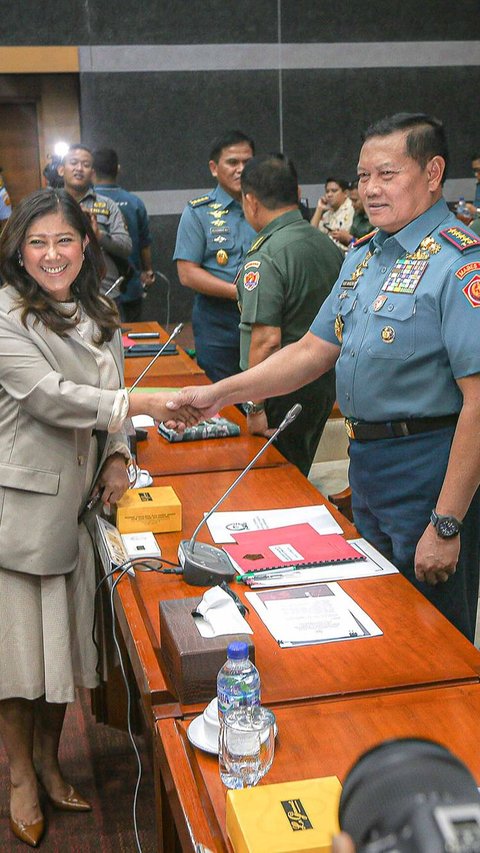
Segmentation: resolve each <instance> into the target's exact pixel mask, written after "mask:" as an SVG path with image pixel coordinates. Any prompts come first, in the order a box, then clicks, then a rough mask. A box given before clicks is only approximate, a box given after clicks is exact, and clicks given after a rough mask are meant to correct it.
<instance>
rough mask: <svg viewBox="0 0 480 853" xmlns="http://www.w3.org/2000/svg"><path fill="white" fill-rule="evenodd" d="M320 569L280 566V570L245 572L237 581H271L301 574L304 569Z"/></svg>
mask: <svg viewBox="0 0 480 853" xmlns="http://www.w3.org/2000/svg"><path fill="white" fill-rule="evenodd" d="M310 568H311V569H318V568H319V566H285V567H283V566H279V567H278V569H263V570H262V569H259V571H258V572H245V574H243V575H237V577H236V580H237V581H243V580H245V578H261V579H262V580H269V579H270V578H283V576H284V575H289V574H291V572H299V571H302V569H310Z"/></svg>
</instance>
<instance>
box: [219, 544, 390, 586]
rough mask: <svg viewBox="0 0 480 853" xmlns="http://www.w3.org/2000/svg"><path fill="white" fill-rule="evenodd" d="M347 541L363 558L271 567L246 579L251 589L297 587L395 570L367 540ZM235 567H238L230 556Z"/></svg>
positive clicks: (382, 574) (381, 575)
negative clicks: (324, 563) (305, 565)
mask: <svg viewBox="0 0 480 853" xmlns="http://www.w3.org/2000/svg"><path fill="white" fill-rule="evenodd" d="M348 542H349V543H350V545H352V547H353V548H355V550H356V551H358V552H359V554H361V555H362V556H363V557H365V558H366V559H365V560H361V561H359V562H358V563H357V562H354V563H330V564H329V565H324V566H307V567H306V568H304V569H297V568H295V569H289V568H285V569H281V568H280V569H272V570H270V571H268V572H264V573H262V572H259V573H258V575H253V577H250V578H249V579H248V580H247V583H248V586H249V587H251V589H267V588H271V587H276V586H298V585H299V584H304V583H318V582H321V583H328V582H330V581H342V580H354V579H355V578H370V577H378V576H380V577H383V576H384V575H393V574H397V573H398V569H396V568H395V566H394V565H393V563H391V562H390V560H387V558H386V557H384V556H383V555H382V554H380V552H379V551H377V549H376V548H374V547H373V545H370V543H369V542H367V540H366V539H349V540H348ZM230 561H231V563H233V565H234V568H235V569H238V571H239V572H240V567H239V566H237V565H236V564H235V561H234V560H232V558H231V557H230Z"/></svg>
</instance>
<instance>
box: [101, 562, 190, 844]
mask: <svg viewBox="0 0 480 853" xmlns="http://www.w3.org/2000/svg"><path fill="white" fill-rule="evenodd" d="M100 562H101V561H100ZM151 562H158V563H159V564H160V566H161V565H162V563H168V564H169V565H170V566H173V568H171V569H162V568H160V567H158V568H157V567H155V566H152V565H151ZM135 566H139V567H140V566H144V567H145V568H146V569H147V570H148V571H153V572H157V573H160V574H162V573H163V574H182V573H183V569H182V567H181V566H179V565H178V563H173V562H172V561H171V560H167V559H165V558H164V557H149V558H148V562H147V559H146V558H144V557H131V558H130V559H128V560H125V561H124V562H123V563H120V565H119V566H115V567H114V568H113V569H110V571H108V572H106V573H105V574H104V576H103V577H102V578H100V580H99V582H98V583H97V585H96V587H95V593H94V601H95V599H96V597H97V593H98V592H99V590H100V587H101V586H102V584H103V583H104V582H105V581H106V580H109V579H110V578H111V577H112V575H114V574H116V573H117V572H120V574H119V576H118V577H117V578H115V580H114V581H113V583H112V588H111V590H110V611H111V616H112V636H113V642H114V645H115V648H116V650H117V655H118V660H119V664H120V671H121V673H122V678H123V682H124V684H125V689H126V691H127V730H128V735H129V738H130V741H131V744H132V747H133V751H134V753H135V757H136V759H137V768H138V770H137V781H136V783H135V790H134V795H133V810H132V816H133V829H134V832H135V842H136V845H137V850H138V851H139V853H142V846H141V844H140V837H139V834H138V823H137V802H138V792H139V790H140V784H141V781H142V772H143V770H142V761H141V758H140V752H139V750H138V747H137V744H136V742H135V738H134V736H133V731H132V722H131V709H132V695H131V692H130V685H129V683H128V678H127V673H126V671H125V664H124V662H123V658H122V653H121V650H120V646H119V643H118V639H117V631H116V626H115V606H114V601H113V597H114V593H115V590H116V588H117V586H118V584H119V583H120V581H121V580H122V579H123V578H124V577H125V575H126V574H127V573H128V571H129V569H131V568H134V567H135ZM96 623H97V609H96V606H95V605H94V608H93V625H92V640H93V644H94V646H95V648H96V650H97V666H96V672H97V675H98V676H99V678H100V680H101V672H100V671H99V666H100V648H99V645H98V643H97V640H96V637H95V628H96Z"/></svg>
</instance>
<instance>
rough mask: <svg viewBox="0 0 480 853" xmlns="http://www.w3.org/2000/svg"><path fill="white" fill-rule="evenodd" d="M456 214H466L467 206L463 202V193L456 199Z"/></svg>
mask: <svg viewBox="0 0 480 853" xmlns="http://www.w3.org/2000/svg"><path fill="white" fill-rule="evenodd" d="M457 215H459V216H468V207H467V205H466V204H465V199H464V197H463V195H461V196H460V198H459V199H458V204H457Z"/></svg>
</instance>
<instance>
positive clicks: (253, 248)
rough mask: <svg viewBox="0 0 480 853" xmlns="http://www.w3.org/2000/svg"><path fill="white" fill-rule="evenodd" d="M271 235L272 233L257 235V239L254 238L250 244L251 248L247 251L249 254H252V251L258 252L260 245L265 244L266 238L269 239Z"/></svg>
mask: <svg viewBox="0 0 480 853" xmlns="http://www.w3.org/2000/svg"><path fill="white" fill-rule="evenodd" d="M269 237H270V234H262V236H261V237H257V239H256V240H254V241H253V243H252V245H251V246H250V248H249V250H248V252H247V255H251V254H252V252H258V250H259V248H260V246H262V245H263V244H264V242H265V240H268V238H269Z"/></svg>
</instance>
